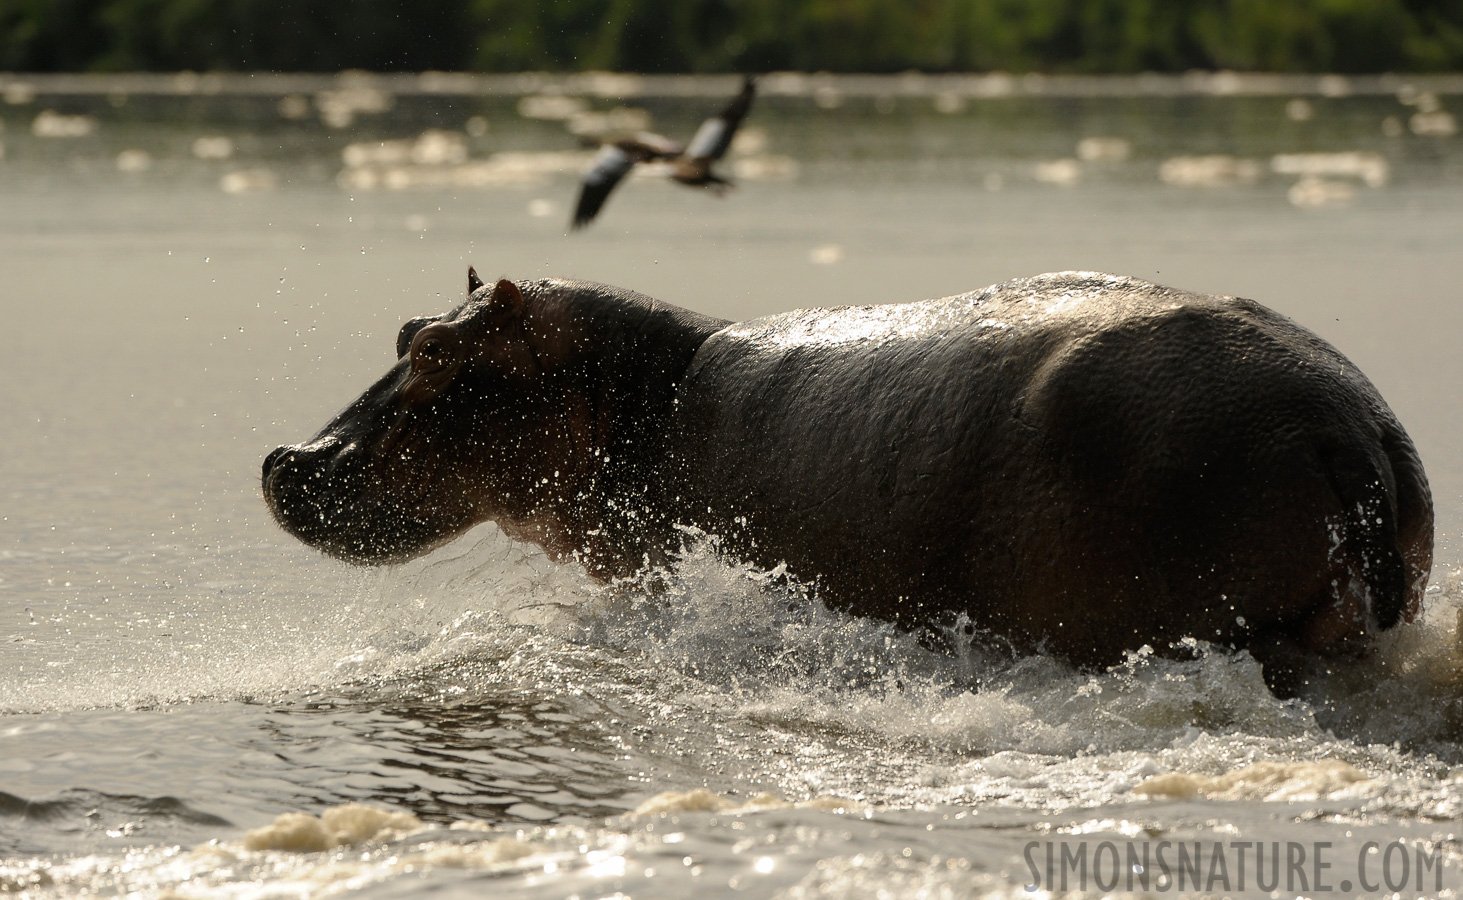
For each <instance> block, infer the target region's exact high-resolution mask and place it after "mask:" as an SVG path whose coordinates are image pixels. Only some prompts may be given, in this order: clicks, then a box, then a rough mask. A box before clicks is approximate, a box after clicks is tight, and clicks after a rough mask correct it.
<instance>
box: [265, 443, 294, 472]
mask: <svg viewBox="0 0 1463 900" xmlns="http://www.w3.org/2000/svg"><path fill="white" fill-rule="evenodd" d="M288 452H290V448H289V447H275V448H274V449H273V450H271V451H270V452H269V455H268V456H266V457H264V473H263V475H264V477H265V478H268V477H269V473H270V472H271V471H272V470H273V469H274V464H275V463H277V462H279V460H280V457H282V456H284V455H285V454H286V453H288Z"/></svg>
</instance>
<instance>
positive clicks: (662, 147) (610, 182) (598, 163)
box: [570, 75, 756, 229]
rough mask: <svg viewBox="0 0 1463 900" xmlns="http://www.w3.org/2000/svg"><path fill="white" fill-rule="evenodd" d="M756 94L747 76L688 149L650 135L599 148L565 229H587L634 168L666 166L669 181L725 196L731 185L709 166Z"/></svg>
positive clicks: (723, 151) (728, 142)
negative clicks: (652, 164) (655, 164)
mask: <svg viewBox="0 0 1463 900" xmlns="http://www.w3.org/2000/svg"><path fill="white" fill-rule="evenodd" d="M755 93H756V82H755V80H754V79H753V78H752V76H750V75H748V76H746V78H745V79H744V80H743V81H742V90H741V92H740V93H738V94H737V95H736V96H735V97H733V98H732V100H731V102H730V103H728V104H727V105H726V108H725V109H723V110H722V111H721V112H719V113H717V114H716V115H715V116H712V117H711V118H709V119H707V120H706V121H704V122H702V123H701V127H700V128H697V129H696V134H695V135H694V136H693V137H692V138H691V143H689V144H687V145H686V146H684V147H682V146H681V145H680V144H678V143H676V142H675V141H673V140H671V139H670V138H666V137H661V136H660V135H658V134H651V133H649V132H641V133H640V134H637V135H636V136H634V137H631V138H624V139H621V140H618V141H613V142H611V143H607V144H604V145H602V146H601V147H600V148H599V153H598V154H596V155H595V157H594V162H593V163H592V164H591V165H590V167H589V171H587V172H585V173H584V178H583V179H582V181H581V184H580V189H579V203H578V205H577V206H575V208H574V221H573V222H572V223H571V224H570V227H571V228H574V229H579V228H583V227H584V226H586V225H588V224H589V223H590V221H591V220H593V219H594V217H595V215H597V214H598V213H599V211H600V208H601V207H602V206H604V203H605V200H606V199H607V198H608V197H609V195H610V191H612V190H614V189H615V185H617V184H619V183H620V181H621V180H622V179H623V178H624V177H625V176H626V175H627V174H629V172H630V170H631V169H633V168H634V167H635V164H636V163H645V162H658V161H667V162H669V164H670V167H671V173H670V177H671V178H672V179H673V180H675V181H679V182H680V183H681V184H685V185H689V186H691V187H704V188H706V189H708V190H710V191H711V192H713V193H715V194H717V195H721V194H722V193H724V192H725V191H726V189H727V188H729V187H732V183H731V182H730V181H727V180H726V179H725V178H720V177H718V176H717V175H716V174H715V173H714V172H712V171H711V166H712V164H713V163H715V162H716V161H717V160H718V159H721V158H722V156H724V155H725V154H726V149H727V148H728V147H730V146H731V142H732V136H733V135H735V134H736V132H737V126H738V125H740V124H741V123H742V118H743V117H744V116H746V114H747V109H748V108H749V107H750V106H751V105H752V97H753V95H754V94H755Z"/></svg>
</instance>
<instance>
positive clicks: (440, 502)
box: [263, 269, 571, 564]
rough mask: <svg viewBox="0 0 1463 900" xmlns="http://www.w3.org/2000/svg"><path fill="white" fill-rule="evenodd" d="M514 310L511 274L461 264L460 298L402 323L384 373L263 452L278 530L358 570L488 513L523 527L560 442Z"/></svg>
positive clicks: (565, 445) (564, 452)
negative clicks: (488, 278)
mask: <svg viewBox="0 0 1463 900" xmlns="http://www.w3.org/2000/svg"><path fill="white" fill-rule="evenodd" d="M525 306H526V302H525V299H524V295H523V293H522V292H521V291H520V290H519V288H518V287H517V286H516V285H515V284H513V283H512V282H510V281H506V280H504V281H499V282H498V283H497V284H496V285H493V286H487V285H485V284H484V283H483V282H482V280H481V279H479V278H478V276H477V273H476V272H474V271H472V270H471V269H469V270H468V299H467V301H466V302H465V303H464V304H463V305H461V306H460V307H458V308H457V309H455V310H453V311H452V312H450V313H444V314H443V315H440V316H431V317H422V318H416V319H412V320H411V321H409V322H407V323H406V324H405V325H403V326H402V328H401V332H400V334H399V335H398V336H397V340H396V353H397V357H398V359H397V362H396V364H395V365H394V366H392V367H391V370H390V371H389V372H387V373H386V375H385V376H384V377H383V378H381V379H380V380H379V381H377V382H376V384H374V385H373V386H372V387H371V388H370V389H369V390H367V391H366V393H365V394H363V395H361V397H360V398H359V399H358V400H356V401H355V402H354V403H352V404H351V405H350V406H349V407H347V408H346V409H345V410H344V411H343V412H341V413H340V414H339V415H337V416H336V417H335V418H334V419H332V420H331V421H330V422H329V424H327V425H326V426H325V428H324V429H322V430H321V431H320V433H319V434H317V435H315V437H313V438H311V439H310V440H309V441H306V442H304V443H301V444H293V445H289V446H284V447H279V448H278V449H276V450H275V451H274V452H272V453H270V454H269V456H268V458H267V459H265V461H264V472H263V490H264V500H265V502H266V503H267V504H268V506H269V509H270V511H271V512H272V513H273V514H274V517H275V518H276V519H277V520H278V521H279V523H280V525H282V526H283V527H284V529H285V530H286V531H288V532H290V533H291V534H293V535H295V536H296V537H298V538H299V539H300V540H302V541H304V542H305V543H307V544H310V545H311V546H313V547H316V548H318V549H320V550H323V551H325V552H326V553H329V554H330V555H332V556H336V557H339V558H340V559H343V560H346V561H348V562H353V563H365V564H370V563H389V562H399V561H402V560H405V559H410V558H412V557H415V556H419V555H421V554H423V553H426V552H427V551H429V550H431V549H433V548H434V547H437V546H439V545H440V544H443V543H445V542H447V541H448V540H450V539H452V538H453V537H455V536H457V535H458V534H461V533H462V532H463V531H466V530H467V529H468V528H470V527H472V526H473V525H475V524H477V523H479V522H482V521H485V520H488V519H492V520H496V521H498V522H499V523H500V524H502V525H504V526H505V527H508V528H510V529H511V528H512V527H513V526H515V525H517V526H519V527H521V528H528V527H532V526H533V525H534V519H535V517H536V516H538V515H541V510H542V507H543V505H544V502H545V497H544V494H545V493H546V492H547V491H548V490H549V489H550V488H549V486H548V484H547V478H545V477H542V473H543V472H545V471H551V472H553V473H554V475H555V476H558V475H559V474H560V472H559V471H557V469H562V470H563V472H564V474H565V475H566V476H567V475H568V473H569V470H570V468H571V467H570V465H569V461H568V458H567V457H568V453H569V445H570V443H571V442H570V441H569V440H568V438H567V435H566V434H565V429H564V426H563V421H564V417H563V413H562V410H560V409H557V408H556V406H555V404H554V403H553V402H551V400H552V395H553V390H552V387H551V385H550V382H552V381H553V373H552V369H553V367H554V363H555V362H556V361H558V358H557V356H556V353H555V352H554V350H553V347H552V344H551V343H546V342H545V340H544V339H543V338H542V336H541V335H539V336H535V334H531V333H530V332H532V331H534V330H535V328H534V326H532V325H530V324H529V323H528V317H527V316H526V315H525ZM559 406H562V403H560V404H559ZM561 458H562V460H563V462H562V463H560V462H559V460H560V459H561ZM524 462H527V463H528V464H527V465H525V464H523V463H524ZM556 467H557V469H556ZM559 486H560V487H562V485H559Z"/></svg>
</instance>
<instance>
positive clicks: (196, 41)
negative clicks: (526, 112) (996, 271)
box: [0, 0, 1463, 73]
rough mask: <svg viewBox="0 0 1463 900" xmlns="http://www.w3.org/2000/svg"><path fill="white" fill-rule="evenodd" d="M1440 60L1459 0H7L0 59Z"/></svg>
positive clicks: (1428, 67)
mask: <svg viewBox="0 0 1463 900" xmlns="http://www.w3.org/2000/svg"><path fill="white" fill-rule="evenodd" d="M184 69H188V70H194V71H292V72H333V71H339V70H342V69H366V70H370V71H381V72H385V71H422V70H444V71H481V72H505V71H525V70H534V71H582V70H590V69H605V70H615V71H626V72H646V73H652V72H655V73H658V72H747V71H774V70H802V71H831V72H899V71H906V70H911V69H913V70H922V71H926V72H949V71H989V70H1005V71H1010V72H1027V71H1042V72H1079V73H1104V72H1139V71H1155V72H1178V71H1186V70H1190V69H1237V70H1249V71H1271V72H1344V73H1360V72H1384V71H1397V72H1437V71H1458V70H1463V0H336V2H321V0H0V71H12V72H86V71H92V72H95V71H103V72H106V71H177V70H184Z"/></svg>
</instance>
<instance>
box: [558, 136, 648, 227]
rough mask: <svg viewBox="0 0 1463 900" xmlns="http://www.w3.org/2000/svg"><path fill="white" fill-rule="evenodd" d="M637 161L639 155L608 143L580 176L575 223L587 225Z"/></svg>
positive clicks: (579, 225)
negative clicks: (631, 153)
mask: <svg viewBox="0 0 1463 900" xmlns="http://www.w3.org/2000/svg"><path fill="white" fill-rule="evenodd" d="M634 165H635V158H634V157H632V156H631V155H630V154H629V153H626V152H625V151H624V150H622V149H620V148H619V147H617V146H615V145H614V144H606V145H604V146H603V147H601V148H599V153H597V154H595V156H594V162H593V163H592V164H591V165H590V167H589V170H588V171H587V172H585V173H584V177H583V178H582V179H581V180H580V188H579V204H578V205H577V206H575V207H574V222H573V224H572V226H571V227H573V228H583V227H584V226H585V225H588V224H589V222H590V220H591V219H593V218H594V217H595V215H596V214H597V213H598V212H599V209H600V207H602V206H604V203H605V198H607V197H609V195H610V191H612V190H614V189H615V185H617V184H619V183H620V179H622V178H624V177H625V173H626V172H629V171H630V169H631V168H632V167H634Z"/></svg>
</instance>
